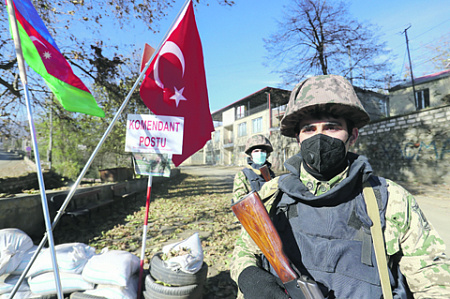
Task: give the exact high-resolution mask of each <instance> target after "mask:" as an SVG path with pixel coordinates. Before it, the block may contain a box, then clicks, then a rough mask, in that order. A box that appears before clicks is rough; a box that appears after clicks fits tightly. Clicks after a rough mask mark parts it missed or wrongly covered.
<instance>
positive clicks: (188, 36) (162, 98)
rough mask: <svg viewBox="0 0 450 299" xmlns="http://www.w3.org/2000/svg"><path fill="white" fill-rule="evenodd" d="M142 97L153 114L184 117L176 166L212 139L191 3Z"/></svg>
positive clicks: (145, 83) (156, 61) (157, 58)
mask: <svg viewBox="0 0 450 299" xmlns="http://www.w3.org/2000/svg"><path fill="white" fill-rule="evenodd" d="M140 95H141V99H142V101H143V102H144V104H145V105H146V106H147V107H148V108H149V109H150V110H151V111H152V112H153V113H154V114H156V115H168V116H179V117H184V135H183V153H182V154H181V155H173V157H172V162H173V163H174V164H175V166H178V165H180V164H181V163H182V162H183V161H184V160H186V159H187V158H189V157H190V156H192V155H193V154H195V153H196V152H197V151H198V150H200V149H201V148H203V146H204V145H205V144H206V142H207V141H208V140H210V139H211V132H213V131H214V125H213V122H212V117H211V112H210V110H209V102H208V91H207V87H206V77H205V67H204V65H203V51H202V45H201V41H200V36H199V34H198V30H197V24H196V22H195V16H194V7H193V4H192V1H189V4H188V5H186V7H185V8H184V10H183V11H182V12H181V14H180V17H179V18H178V19H177V21H176V22H175V24H174V25H173V27H172V28H171V30H170V32H169V34H168V35H167V39H166V40H165V41H164V42H163V44H162V46H161V48H160V49H159V51H158V53H157V54H156V55H155V57H154V59H153V61H152V62H151V64H150V66H149V67H148V69H147V72H146V74H145V79H144V81H143V82H142V85H141V88H140Z"/></svg>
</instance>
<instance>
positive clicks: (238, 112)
mask: <svg viewBox="0 0 450 299" xmlns="http://www.w3.org/2000/svg"><path fill="white" fill-rule="evenodd" d="M245 110H246V107H245V106H239V107H237V108H236V119H240V118H243V117H245Z"/></svg>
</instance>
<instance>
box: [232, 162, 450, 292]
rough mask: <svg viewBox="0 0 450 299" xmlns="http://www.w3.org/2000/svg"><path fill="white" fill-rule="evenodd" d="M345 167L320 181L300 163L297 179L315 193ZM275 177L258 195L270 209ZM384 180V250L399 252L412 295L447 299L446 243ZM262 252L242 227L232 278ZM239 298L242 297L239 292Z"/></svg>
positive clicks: (255, 263)
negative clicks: (385, 205) (331, 176)
mask: <svg viewBox="0 0 450 299" xmlns="http://www.w3.org/2000/svg"><path fill="white" fill-rule="evenodd" d="M347 171H348V168H347V169H346V170H344V171H343V172H342V173H341V174H339V175H337V176H336V177H334V178H333V179H331V180H330V181H328V182H321V181H318V180H317V179H315V178H314V177H313V176H311V175H310V174H308V173H307V172H306V171H305V169H304V168H303V166H302V169H301V172H300V180H301V181H302V183H303V184H304V185H305V186H307V187H308V189H309V190H310V191H311V192H312V193H313V194H314V195H320V194H322V193H324V192H327V191H328V190H330V189H331V188H333V187H334V186H336V185H337V184H339V183H340V182H341V181H342V180H343V179H344V178H345V177H346V175H347ZM278 180H279V178H275V179H273V180H271V181H270V182H268V183H266V184H264V186H263V187H262V189H261V190H260V192H259V194H260V197H261V198H262V200H263V202H264V204H265V206H266V208H267V209H268V210H270V208H271V207H272V203H273V201H274V199H275V197H276V196H277V193H278ZM386 181H387V189H388V192H389V199H388V207H387V209H386V229H385V231H384V238H385V246H386V253H387V255H388V256H393V255H394V254H396V253H399V252H401V253H402V255H401V259H400V262H399V266H400V270H401V272H402V274H403V275H404V276H405V277H406V279H407V282H408V285H409V288H410V290H411V291H412V292H413V294H414V298H450V260H449V259H448V257H447V256H446V255H445V253H444V252H445V244H444V242H443V240H442V239H441V238H440V237H439V235H438V233H437V232H436V230H435V229H434V228H433V226H432V225H431V224H430V223H429V222H428V221H427V220H426V218H425V216H424V215H423V213H422V211H421V210H420V208H419V206H418V204H417V202H416V200H415V199H414V197H413V196H412V195H411V194H410V193H409V192H408V191H406V190H405V189H404V188H403V187H401V186H400V185H398V184H396V183H394V182H392V181H391V180H386ZM260 254H261V251H260V250H259V248H258V247H257V246H256V244H255V243H254V242H253V240H252V239H251V238H250V236H249V235H248V234H247V232H246V231H245V230H244V229H242V230H241V234H240V236H239V238H238V239H237V241H236V244H235V248H234V251H233V257H232V261H231V277H232V279H233V280H235V281H236V283H237V280H238V277H239V274H240V273H241V272H242V270H243V269H245V268H247V267H249V266H261V262H260V258H259V256H260ZM238 298H242V293H240V292H239V294H238Z"/></svg>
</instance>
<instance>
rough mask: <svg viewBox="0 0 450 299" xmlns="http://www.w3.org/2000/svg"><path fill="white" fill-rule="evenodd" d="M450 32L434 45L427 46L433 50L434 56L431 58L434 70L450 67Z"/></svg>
mask: <svg viewBox="0 0 450 299" xmlns="http://www.w3.org/2000/svg"><path fill="white" fill-rule="evenodd" d="M449 47H450V34H449V33H447V34H445V35H443V36H441V38H440V39H439V41H437V42H436V43H433V45H428V46H427V48H428V49H429V50H430V51H431V53H432V55H433V57H432V58H431V59H430V61H431V63H432V65H433V68H434V70H436V71H442V70H446V69H450V48H449Z"/></svg>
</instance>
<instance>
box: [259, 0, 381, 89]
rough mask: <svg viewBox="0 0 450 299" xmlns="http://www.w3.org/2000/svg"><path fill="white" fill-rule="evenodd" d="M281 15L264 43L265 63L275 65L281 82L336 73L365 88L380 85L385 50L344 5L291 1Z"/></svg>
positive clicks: (370, 27)
mask: <svg viewBox="0 0 450 299" xmlns="http://www.w3.org/2000/svg"><path fill="white" fill-rule="evenodd" d="M284 12H285V13H284V15H283V19H282V20H281V21H279V22H278V29H277V31H276V32H275V33H273V34H272V35H271V36H270V37H269V38H267V39H264V42H265V47H266V50H267V51H268V53H269V54H268V57H267V58H268V64H274V65H275V66H277V70H276V71H277V72H279V73H280V74H281V77H282V78H283V81H284V84H286V85H289V84H291V83H297V82H299V81H301V80H302V79H304V78H306V77H308V76H310V75H320V74H323V75H326V74H336V75H342V76H345V77H347V78H348V79H350V80H352V81H353V83H354V84H356V83H359V85H361V86H363V87H365V88H379V87H381V86H383V85H384V83H383V82H384V78H385V77H386V74H388V63H387V55H388V54H389V51H388V50H387V49H386V45H385V43H380V42H379V41H378V38H379V37H378V36H377V34H376V32H377V31H376V30H377V28H376V27H375V26H373V25H371V24H364V23H360V22H358V21H357V20H356V19H354V18H352V16H351V15H350V14H349V12H348V4H346V3H345V2H343V1H341V2H336V3H335V2H332V3H331V1H326V0H293V1H292V3H291V5H290V6H288V7H285V8H284Z"/></svg>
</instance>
